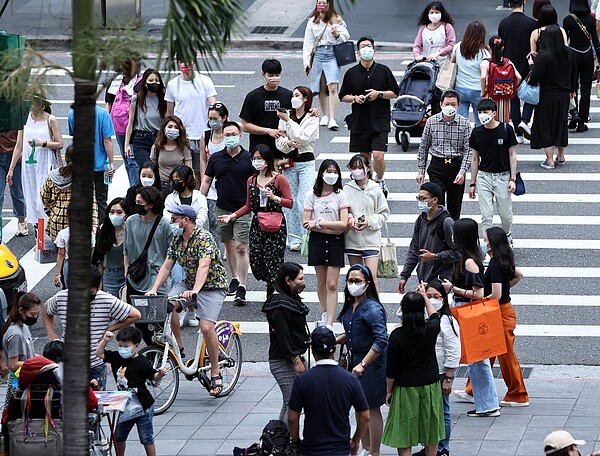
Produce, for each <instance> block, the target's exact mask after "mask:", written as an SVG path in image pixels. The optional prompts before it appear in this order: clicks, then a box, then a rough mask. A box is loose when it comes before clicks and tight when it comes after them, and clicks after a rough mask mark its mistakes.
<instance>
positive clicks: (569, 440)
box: [544, 431, 585, 454]
mask: <svg viewBox="0 0 600 456" xmlns="http://www.w3.org/2000/svg"><path fill="white" fill-rule="evenodd" d="M571 445H585V440H575V439H574V438H573V436H572V435H571V434H570V433H569V432H567V431H554V432H551V433H550V434H548V435H547V436H546V438H545V439H544V453H545V454H552V453H554V452H555V451H559V450H562V449H564V448H567V447H570V446H571Z"/></svg>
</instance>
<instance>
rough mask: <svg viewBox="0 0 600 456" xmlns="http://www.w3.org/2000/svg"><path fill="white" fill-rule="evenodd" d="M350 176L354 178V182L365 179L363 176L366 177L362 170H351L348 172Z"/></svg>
mask: <svg viewBox="0 0 600 456" xmlns="http://www.w3.org/2000/svg"><path fill="white" fill-rule="evenodd" d="M350 174H352V177H353V178H354V180H357V181H359V180H363V179H364V178H365V176H366V175H367V172H366V171H365V170H364V168H360V169H352V170H350Z"/></svg>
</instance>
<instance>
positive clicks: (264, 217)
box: [254, 179, 283, 233]
mask: <svg viewBox="0 0 600 456" xmlns="http://www.w3.org/2000/svg"><path fill="white" fill-rule="evenodd" d="M254 185H256V188H258V180H257V179H254ZM258 190H259V191H260V189H258ZM256 217H257V218H258V227H259V228H260V230H261V231H262V232H263V233H277V232H279V230H280V229H281V223H282V222H283V213H282V212H266V211H265V212H261V211H259V212H257V213H256Z"/></svg>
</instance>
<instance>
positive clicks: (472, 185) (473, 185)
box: [469, 183, 477, 187]
mask: <svg viewBox="0 0 600 456" xmlns="http://www.w3.org/2000/svg"><path fill="white" fill-rule="evenodd" d="M476 185H477V184H475V183H473V184H471V185H469V187H475V186H476Z"/></svg>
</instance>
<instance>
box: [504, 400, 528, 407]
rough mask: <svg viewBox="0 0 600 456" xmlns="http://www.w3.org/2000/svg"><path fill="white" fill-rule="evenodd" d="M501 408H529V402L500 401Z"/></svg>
mask: <svg viewBox="0 0 600 456" xmlns="http://www.w3.org/2000/svg"><path fill="white" fill-rule="evenodd" d="M500 407H529V402H511V401H500Z"/></svg>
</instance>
